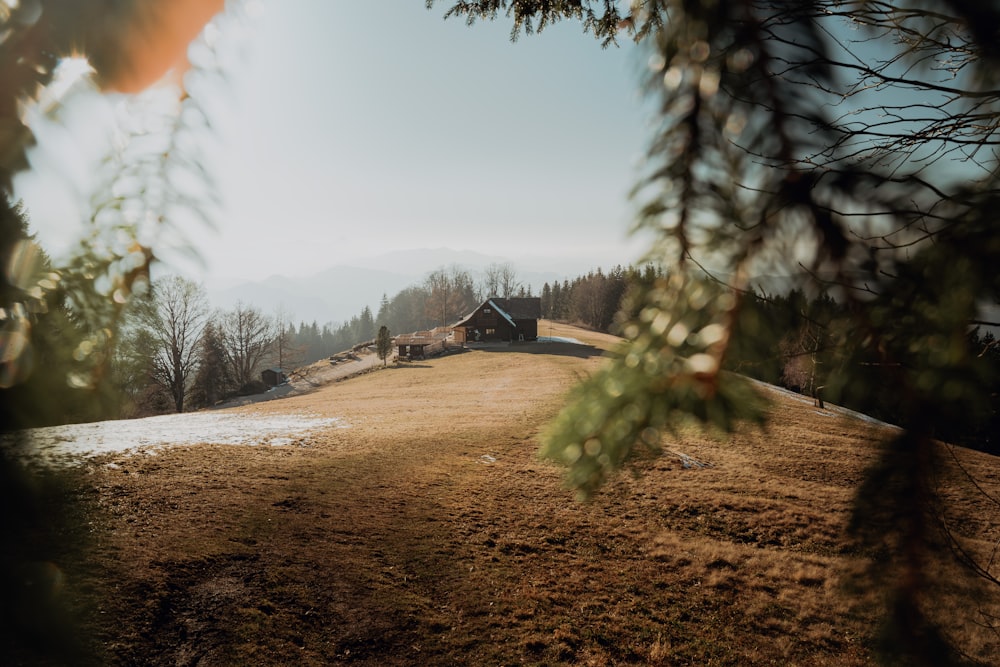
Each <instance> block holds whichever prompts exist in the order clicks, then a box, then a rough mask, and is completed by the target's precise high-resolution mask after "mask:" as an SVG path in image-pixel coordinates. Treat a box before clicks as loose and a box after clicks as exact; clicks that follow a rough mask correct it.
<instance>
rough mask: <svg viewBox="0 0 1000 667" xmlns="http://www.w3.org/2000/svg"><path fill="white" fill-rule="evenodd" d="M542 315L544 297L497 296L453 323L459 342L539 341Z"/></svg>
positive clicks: (456, 338) (456, 339)
mask: <svg viewBox="0 0 1000 667" xmlns="http://www.w3.org/2000/svg"><path fill="white" fill-rule="evenodd" d="M541 316H542V300H541V299H540V298H538V297H535V296H529V297H515V298H510V299H501V298H499V297H493V298H492V299H487V300H486V301H483V303H482V304H480V305H479V307H478V308H476V309H475V310H474V311H472V313H471V314H469V315H466V316H465V317H464V318H463V319H462V320H461V321H459V322H456V323H455V324H454V325H452V329H454V331H455V341H456V342H468V343H474V342H486V341H528V340H538V318H540V317H541Z"/></svg>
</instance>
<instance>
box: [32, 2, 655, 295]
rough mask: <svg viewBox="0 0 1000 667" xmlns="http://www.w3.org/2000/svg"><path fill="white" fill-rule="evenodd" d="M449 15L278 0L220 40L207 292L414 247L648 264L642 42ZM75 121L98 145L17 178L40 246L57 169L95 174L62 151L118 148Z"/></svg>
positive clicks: (205, 237)
mask: <svg viewBox="0 0 1000 667" xmlns="http://www.w3.org/2000/svg"><path fill="white" fill-rule="evenodd" d="M447 7H448V3H447V0H446V1H445V2H442V3H440V4H439V5H438V6H436V7H435V8H434V9H432V10H427V9H425V8H424V2H423V1H422V0H405V1H404V0H394V1H393V2H330V1H329V0H294V1H293V0H285V1H282V2H278V1H275V0H270V1H265V2H261V3H260V15H259V16H258V17H257V18H256V19H255V20H254V21H253V22H252V23H251V24H249V25H248V26H247V28H246V29H245V30H242V31H240V34H239V35H236V34H231V35H230V34H223V35H222V36H221V41H220V44H221V45H222V46H221V48H222V49H223V55H224V56H226V57H225V58H224V59H223V62H224V63H225V64H226V73H227V78H228V80H227V82H226V83H225V84H224V85H218V86H214V87H212V88H211V89H210V90H208V91H206V90H204V89H199V90H198V91H197V93H196V95H197V96H199V97H200V98H203V99H204V101H205V104H206V106H207V107H209V108H210V110H211V115H212V121H213V124H214V127H215V135H216V136H215V137H213V138H211V139H208V140H206V143H205V145H204V148H205V151H206V152H207V154H208V161H207V164H208V166H209V168H210V171H211V173H212V174H213V175H214V178H215V182H216V184H217V186H218V188H219V194H220V197H221V201H222V208H221V210H220V212H219V216H218V222H219V229H218V232H217V233H213V232H207V231H205V232H204V233H203V234H201V235H199V236H200V240H199V243H198V245H199V246H200V248H201V249H202V252H203V254H204V256H205V259H206V260H207V262H208V264H209V267H210V273H209V274H208V275H207V276H205V277H206V278H208V279H209V281H210V282H211V281H212V280H218V279H225V278H233V277H254V276H256V277H264V276H266V275H268V274H270V273H284V274H288V275H302V274H305V273H309V272H311V271H317V270H320V269H322V268H324V267H327V266H330V265H333V264H338V263H350V262H351V260H352V259H354V258H357V257H361V256H372V255H377V254H380V253H382V252H385V251H389V250H397V249H405V248H411V247H413V248H418V247H438V246H447V247H451V248H455V249H464V250H473V251H477V252H481V253H488V254H499V255H504V256H508V257H511V258H512V259H518V258H520V257H523V256H534V257H544V256H552V257H554V258H559V259H565V258H569V257H574V258H579V260H580V264H581V269H585V268H587V267H588V266H596V265H597V264H598V263H600V264H602V265H605V266H608V265H611V264H614V263H618V262H626V261H629V260H632V259H635V258H636V256H637V248H639V247H641V245H640V244H637V243H636V242H635V241H634V240H633V241H631V242H629V240H628V239H627V233H626V232H627V229H628V226H629V222H630V220H631V212H632V207H631V205H630V204H629V202H628V200H627V193H628V190H629V188H630V187H631V186H632V185H633V184H634V181H635V177H636V168H637V164H638V161H639V159H640V158H641V156H642V153H643V150H644V148H645V137H646V135H647V132H646V122H647V121H646V117H645V116H644V115H643V114H642V112H641V110H640V104H639V94H638V89H639V74H638V70H639V64H640V61H641V60H642V58H641V57H640V55H639V54H638V53H637V52H636V49H635V48H634V47H632V46H631V45H630V44H629V43H628V42H627V41H626V42H623V44H622V47H621V48H618V49H615V48H610V49H607V50H602V49H601V47H600V44H599V43H597V42H596V41H595V40H594V39H593V38H592V37H591V36H589V35H584V34H582V31H581V29H580V26H579V25H578V24H575V23H565V24H560V25H555V26H552V27H551V28H548V29H546V30H545V32H543V33H542V34H541V35H536V36H531V37H522V38H521V39H520V40H519V41H518V43H516V44H511V43H510V41H509V30H510V22H509V20H506V19H502V20H498V21H497V22H496V23H477V24H476V25H475V26H473V27H471V28H470V27H467V26H466V25H465V23H464V22H463V21H462V20H456V19H452V20H449V21H444V20H443V19H442V15H443V13H444V11H445V9H446V8H447ZM71 104H72V102H71ZM70 112H71V113H69V114H68V115H67V118H68V119H69V120H68V121H67V122H70V123H72V122H77V123H80V122H90V123H91V127H92V128H93V129H92V130H90V131H88V132H86V133H84V134H87V135H88V136H87V137H86V138H85V139H77V144H80V143H81V141H82V142H83V143H85V144H87V146H84V147H81V146H80V145H76V146H72V145H71V146H70V147H68V148H67V147H65V146H61V147H60V148H59V149H58V150H56V149H53V148H51V147H50V148H48V149H47V151H48V152H47V153H46V152H45V151H44V150H43V151H42V152H41V153H40V154H39V155H38V156H36V158H35V162H36V167H37V168H36V170H35V171H36V174H35V175H33V176H31V177H26V178H22V179H19V194H21V195H22V196H24V197H25V199H26V201H27V204H28V206H29V209H30V210H31V213H32V219H33V222H34V224H35V226H36V227H39V228H41V229H42V232H43V233H42V238H43V242H44V240H45V235H46V234H47V233H50V232H46V231H45V228H46V227H51V225H52V220H50V218H58V219H59V220H60V221H61V224H65V220H66V219H67V218H68V217H72V216H70V215H68V214H67V213H66V212H65V208H63V209H59V208H58V206H60V205H62V206H64V207H65V203H66V201H68V199H69V198H70V195H67V194H66V193H64V192H60V191H59V188H63V189H69V190H72V188H71V187H70V186H69V185H68V184H67V183H66V181H67V180H72V179H66V178H62V179H59V178H53V177H52V176H51V172H52V170H53V169H56V170H62V171H63V172H65V171H66V170H69V171H71V172H80V173H84V172H86V171H87V168H86V164H87V163H86V158H81V157H79V156H73V155H68V156H64V155H62V153H64V152H66V151H69V152H71V153H72V152H73V151H77V152H80V153H81V154H85V153H86V150H85V149H87V150H90V151H91V153H93V151H94V145H95V144H96V145H99V144H100V137H103V136H104V135H103V134H102V130H101V129H100V127H101V126H100V124H99V123H96V122H95V121H80V120H79V118H77V119H76V120H75V121H74V120H73V119H74V116H73V113H72V112H73V110H72V109H70ZM76 116H79V117H86V112H85V111H79V112H76ZM76 134H79V131H77V132H76ZM95 137H96V138H95ZM42 139H43V142H42V143H43V148H44V147H45V144H46V141H53V140H50V139H49V138H48V137H47V136H43V137H42ZM51 145H55V144H51ZM88 147H89V148H88ZM46 155H47V156H48V157H45V156H46ZM41 182H44V183H45V186H44V187H42V186H40V185H39V183H41ZM60 202H62V203H61V204H60ZM77 215H79V213H77ZM60 229H62V228H60ZM59 233H60V234H64V233H65V232H63V231H60V232H59ZM264 266H266V267H268V268H266V269H262V268H261V267H264ZM385 268H387V269H391V268H392V267H385Z"/></svg>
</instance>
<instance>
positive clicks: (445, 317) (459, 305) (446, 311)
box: [424, 265, 475, 326]
mask: <svg viewBox="0 0 1000 667" xmlns="http://www.w3.org/2000/svg"><path fill="white" fill-rule="evenodd" d="M424 286H425V288H426V290H427V292H428V299H427V308H428V313H429V314H430V315H431V319H433V320H434V321H436V322H437V323H438V324H439V325H440V326H446V325H448V324H451V323H453V322H454V321H455V320H456V319H457V318H458V317H460V316H462V315H464V314H465V312H466V310H467V309H468V308H469V307H470V306H471V305H472V302H473V300H474V299H475V287H474V285H473V282H472V277H471V276H470V275H469V272H468V271H466V270H465V269H463V268H461V267H459V266H457V265H452V266H451V267H450V268H448V269H437V270H436V271H432V272H431V273H430V275H428V276H427V279H426V280H425V281H424Z"/></svg>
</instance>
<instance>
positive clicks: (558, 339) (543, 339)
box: [538, 336, 583, 345]
mask: <svg viewBox="0 0 1000 667" xmlns="http://www.w3.org/2000/svg"><path fill="white" fill-rule="evenodd" d="M538 342H539V343H573V344H574V345H583V343H581V342H580V341H578V340H577V339H575V338H565V337H563V336H539V337H538Z"/></svg>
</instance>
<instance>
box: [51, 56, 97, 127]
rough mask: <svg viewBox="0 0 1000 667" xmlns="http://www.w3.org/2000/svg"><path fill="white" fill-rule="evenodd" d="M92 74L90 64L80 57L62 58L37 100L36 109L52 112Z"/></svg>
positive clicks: (92, 70)
mask: <svg viewBox="0 0 1000 667" xmlns="http://www.w3.org/2000/svg"><path fill="white" fill-rule="evenodd" d="M93 73H94V68H93V67H91V66H90V62H88V61H87V59H86V58H84V57H82V56H70V57H68V58H63V59H62V60H60V61H59V64H58V65H56V70H55V72H54V73H53V74H52V81H51V82H50V83H49V85H48V86H46V87H45V90H44V91H42V94H41V95H40V96H39V99H38V108H39V110H40V111H41V112H42V113H48V112H50V111H52V110H53V109H54V108H55V107H56V106H57V105H59V104H60V103H61V102H62V101H63V99H64V98H65V97H66V96H67V95H68V94H69V93H70V91H72V90H73V89H74V88H75V87H76V86H77V85H79V84H80V83H81V82H83V81H86V80H88V79H89V78H90V76H91V75H92V74H93Z"/></svg>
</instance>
